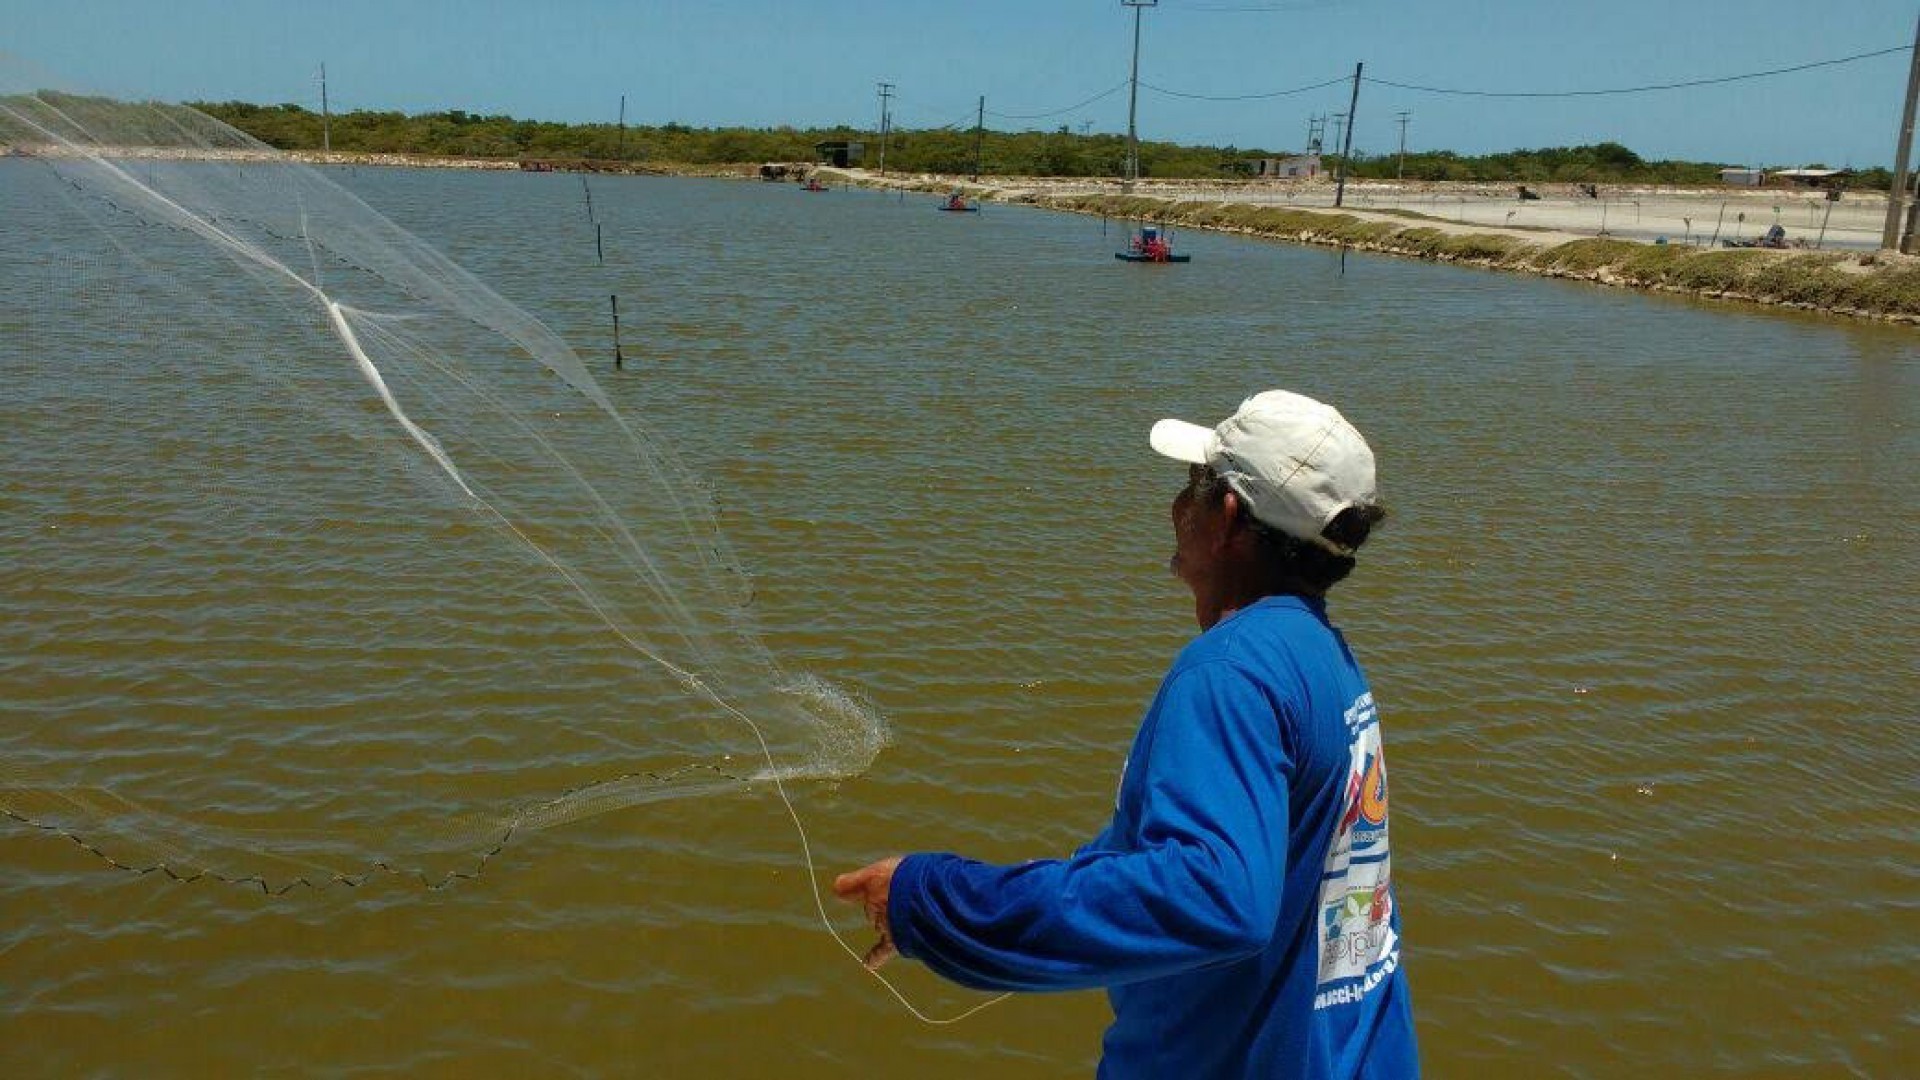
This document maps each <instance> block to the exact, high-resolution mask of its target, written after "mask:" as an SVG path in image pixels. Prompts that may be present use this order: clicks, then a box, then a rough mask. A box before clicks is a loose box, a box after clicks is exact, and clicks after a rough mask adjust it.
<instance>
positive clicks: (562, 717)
mask: <svg viewBox="0 0 1920 1080" xmlns="http://www.w3.org/2000/svg"><path fill="white" fill-rule="evenodd" d="M0 144H4V145H5V146H6V147H8V148H9V149H10V154H9V156H7V157H5V158H0V323H6V324H9V325H11V327H12V330H11V332H9V333H8V334H7V335H6V336H5V338H4V339H0V379H4V384H5V386H6V391H7V392H6V404H5V405H4V407H3V408H4V411H5V414H6V420H5V423H4V424H0V453H4V458H5V461H6V464H7V470H8V472H9V473H10V475H11V478H10V480H9V482H8V483H7V485H6V487H5V494H4V496H0V498H3V499H4V502H5V505H4V507H0V510H3V511H4V512H0V581H3V582H4V588H0V678H4V682H5V683H6V686H5V689H4V692H0V712H4V718H5V722H4V726H3V727H0V810H4V812H5V813H6V814H7V815H8V816H10V817H12V818H14V819H15V820H16V821H17V822H20V823H23V824H25V825H28V826H33V827H37V828H40V829H42V830H46V831H49V832H56V833H59V834H62V835H64V836H66V837H67V838H68V839H71V840H74V841H75V842H76V843H81V844H82V845H83V846H86V847H88V848H89V850H93V851H95V852H96V853H98V854H100V855H101V857H103V858H106V859H108V860H109V861H111V862H114V863H116V864H118V865H122V866H127V867H131V868H134V869H141V870H148V871H153V870H155V869H160V868H163V869H164V871H165V872H166V873H168V874H172V875H174V876H182V877H187V876H194V875H200V874H211V875H214V876H217V877H223V878H228V879H233V880H246V881H251V882H254V883H257V884H259V885H261V887H263V888H267V889H270V890H283V889H285V888H287V887H290V886H291V885H292V884H294V883H306V884H313V883H328V882H337V881H343V880H345V881H359V880H364V879H365V877H366V876H367V875H370V874H374V873H383V872H384V873H403V874H408V875H417V876H418V877H419V878H420V880H422V881H423V882H426V883H428V884H430V885H438V884H441V883H444V882H446V881H449V880H455V879H457V878H458V877H460V876H462V875H466V874H471V873H473V872H476V871H477V869H478V867H479V866H480V865H482V864H484V861H485V860H486V858H488V857H490V855H491V853H493V852H495V851H497V849H498V848H499V846H500V845H501V844H502V843H503V842H504V841H507V840H509V839H510V838H511V837H512V836H513V835H514V834H515V833H516V832H520V831H524V830H528V829H535V828H543V827H549V826H552V825H556V824H559V823H563V822H567V821H571V820H574V819H577V818H579V817H582V816H584V815H588V814H595V813H600V812H604V811H607V810H610V809H617V808H621V807H627V806H633V805H636V804H641V803H646V802H649V801H653V800H656V799H662V798H677V797H688V796H710V795H715V794H719V793H725V792H738V791H740V790H741V789H742V788H743V787H746V786H749V785H752V784H754V783H756V782H762V783H763V782H765V781H766V780H768V779H770V778H771V777H772V776H773V775H775V774H777V775H779V776H781V777H783V778H821V779H830V778H837V777H844V776H848V775H852V774H855V773H857V772H859V771H861V770H862V769H864V768H865V767H866V766H867V765H868V764H869V763H870V761H871V760H872V759H873V757H874V755H875V754H876V753H877V752H878V750H879V748H880V747H881V745H882V743H883V741H884V738H885V732H884V727H883V724H882V722H881V721H880V719H879V718H878V717H877V716H875V715H874V714H873V713H872V711H871V710H870V709H868V708H867V707H865V706H864V705H863V704H862V703H861V702H860V701H858V700H856V699H855V698H854V697H852V696H850V695H848V694H846V693H843V692H841V691H839V690H837V689H836V688H834V687H832V686H829V685H827V684H825V683H822V682H820V681H818V680H813V679H809V678H806V677H803V676H798V675H795V674H792V673H789V672H787V671H784V670H783V669H782V668H781V666H780V665H779V664H778V663H777V662H776V660H775V659H774V657H772V656H771V655H770V654H769V653H768V651H767V650H766V649H765V648H764V647H763V646H762V645H761V643H760V642H759V640H758V638H757V637H756V634H755V631H754V628H753V623H752V619H751V616H750V613H749V611H748V610H747V607H746V597H747V592H748V589H747V582H746V580H745V578H744V576H743V575H742V573H741V572H740V570H739V569H738V564H737V563H736V561H735V559H734V557H733V555H732V554H731V553H730V552H729V550H728V548H727V545H726V543H725V542H724V540H723V538H722V537H721V535H720V533H719V532H718V530H717V528H716V526H715V523H714V519H713V515H712V510H711V495H710V493H709V492H708V491H707V490H706V489H705V488H703V486H702V485H701V483H700V481H699V480H698V478H697V476H696V474H695V472H694V470H692V469H690V468H689V467H688V465H687V464H685V463H682V462H680V461H678V460H676V456H675V454H674V451H673V448H672V446H671V445H670V443H669V439H668V437H667V436H666V435H665V434H663V433H662V432H660V431H656V430H653V429H652V427H650V425H649V424H648V423H647V422H646V418H643V417H638V416H632V415H622V414H621V412H620V411H618V410H616V408H615V407H614V404H613V402H612V401H611V400H610V399H609V397H608V395H607V394H606V392H605V390H604V388H603V387H602V386H601V385H600V384H599V383H598V382H597V381H596V380H595V378H594V376H593V375H592V374H591V373H589V371H588V370H587V369H586V367H585V366H583V365H582V363H581V361H580V359H579V358H578V357H577V356H576V355H575V353H574V352H573V350H572V349H570V348H569V347H568V345H567V344H566V343H565V342H563V341H562V340H561V339H560V338H558V337H557V336H556V335H554V334H553V333H552V332H551V331H549V330H548V329H547V328H546V327H545V326H543V325H542V324H541V323H540V322H539V321H537V320H535V319H534V318H532V317H531V316H529V315H528V314H526V313H525V312H524V311H522V310H521V309H519V308H517V307H516V306H515V305H514V304H513V303H511V302H509V301H507V300H506V299H504V298H503V297H501V296H499V295H497V294H496V293H495V292H493V291H492V290H491V289H489V288H488V287H487V286H486V285H484V284H482V283H481V282H480V281H479V280H477V279H476V278H475V277H474V276H472V275H471V274H469V273H467V272H466V271H464V270H462V269H461V268H460V267H459V266H457V265H455V264H454V263H453V262H452V261H450V260H449V259H448V258H446V257H445V256H443V255H442V254H440V253H439V252H438V251H436V250H435V249H434V248H432V247H430V246H428V245H427V244H425V243H423V242H421V241H420V240H418V239H415V238H414V237H413V236H411V235H409V234H408V233H407V232H406V231H404V230H402V229H401V228H400V227H398V226H396V225H395V224H394V223H392V222H390V221H389V220H387V219H386V218H385V217H383V216H382V215H381V214H379V213H377V212H376V211H374V210H373V209H372V208H370V207H369V206H368V205H367V204H366V203H364V202H362V201H361V200H360V199H359V198H357V197H356V196H355V195H353V194H352V193H350V192H348V191H346V190H344V189H343V188H342V187H340V186H339V185H337V184H335V183H333V182H331V181H330V180H329V179H328V178H327V177H326V176H324V175H323V174H322V171H321V170H318V169H315V168H312V167H309V166H306V165H302V164H298V163H295V162H293V161H290V160H288V159H287V158H286V157H285V156H284V155H281V154H278V153H276V152H275V151H273V150H272V149H270V148H268V147H266V146H264V145H262V144H260V143H258V142H256V141H254V140H252V139H250V138H249V137H247V136H245V135H243V134H241V133H239V132H238V131H235V130H234V129H232V128H230V127H227V126H225V125H223V124H221V123H218V122H216V121H214V120H212V119H210V118H208V117H206V116H204V115H202V114H200V113H197V112H195V111H193V110H191V109H187V108H183V107H177V106H169V105H162V104H152V103H129V102H124V101H114V100H108V99H102V98H95V97H86V96H79V95H72V94H58V93H52V92H48V91H42V90H34V89H31V88H27V87H23V86H19V85H10V84H9V82H8V80H7V78H6V77H5V75H4V73H0ZM673 419H675V420H677V421H680V422H697V420H698V418H673ZM663 426H664V425H663ZM694 464H695V465H696V466H697V465H698V463H694ZM29 672H31V675H32V677H31V678H27V677H25V676H26V675H27V673H29Z"/></svg>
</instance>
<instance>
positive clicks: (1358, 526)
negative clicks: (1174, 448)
mask: <svg viewBox="0 0 1920 1080" xmlns="http://www.w3.org/2000/svg"><path fill="white" fill-rule="evenodd" d="M1227 490H1228V487H1227V482H1226V480H1225V479H1223V478H1222V477H1221V476H1220V474H1218V473H1216V472H1214V471H1213V470H1212V469H1211V468H1203V469H1202V471H1201V478H1200V481H1199V482H1198V483H1197V484H1195V485H1194V495H1195V497H1197V498H1200V499H1204V500H1207V501H1208V502H1210V503H1211V502H1219V501H1220V500H1222V499H1224V498H1226V495H1227ZM1386 517H1387V509H1386V507H1384V506H1381V505H1380V504H1378V503H1364V504H1361V505H1357V506H1349V507H1347V508H1346V509H1345V510H1342V511H1340V512H1339V513H1338V514H1335V515H1334V516H1333V520H1332V521H1329V522H1327V527H1326V528H1324V529H1322V530H1320V535H1321V536H1323V537H1325V538H1326V539H1328V540H1331V541H1333V542H1334V543H1336V544H1338V545H1340V546H1341V547H1344V548H1346V549H1347V550H1348V551H1357V550H1359V548H1360V545H1362V544H1364V543H1366V542H1367V537H1368V536H1370V535H1372V533H1373V527H1374V526H1375V525H1378V524H1380V523H1381V522H1382V521H1384V520H1386ZM1240 520H1241V521H1244V522H1245V523H1246V525H1247V528H1248V529H1249V530H1251V531H1252V533H1253V538H1254V542H1255V544H1256V545H1258V547H1259V550H1260V555H1261V558H1262V560H1263V561H1264V562H1266V563H1267V564H1268V565H1269V566H1270V567H1272V568H1274V569H1277V570H1279V571H1280V573H1281V576H1282V577H1284V578H1287V579H1288V580H1291V581H1294V582H1297V583H1298V584H1300V585H1302V586H1305V587H1306V588H1307V589H1308V590H1310V591H1312V592H1315V593H1322V592H1325V591H1327V590H1328V589H1331V588H1332V587H1333V586H1335V585H1337V584H1339V583H1340V581H1342V580H1343V579H1345V578H1346V576H1347V575H1348V574H1351V573H1353V568H1354V566H1355V564H1356V560H1355V559H1354V557H1353V556H1352V555H1339V554H1336V553H1334V552H1332V551H1329V550H1327V549H1326V548H1324V547H1321V546H1320V545H1319V544H1315V543H1311V542H1309V541H1306V540H1301V539H1299V538H1298V537H1294V536H1289V535H1287V534H1286V533H1284V532H1281V531H1280V530H1279V529H1276V528H1274V527H1273V526H1271V525H1269V524H1267V523H1266V522H1264V521H1261V520H1260V519H1259V518H1256V517H1254V516H1253V515H1252V514H1251V513H1249V512H1248V510H1247V504H1246V500H1244V499H1242V500H1241V501H1240Z"/></svg>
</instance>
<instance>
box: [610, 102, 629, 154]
mask: <svg viewBox="0 0 1920 1080" xmlns="http://www.w3.org/2000/svg"><path fill="white" fill-rule="evenodd" d="M613 156H615V157H620V158H624V157H626V156H627V95H625V94H621V95H620V147H619V149H617V150H615V151H614V152H613Z"/></svg>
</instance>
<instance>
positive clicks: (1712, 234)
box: [844, 169, 1887, 251]
mask: <svg viewBox="0 0 1920 1080" xmlns="http://www.w3.org/2000/svg"><path fill="white" fill-rule="evenodd" d="M844 174H845V175H846V176H848V177H849V178H853V179H857V180H860V181H864V182H867V183H909V184H914V185H916V186H921V185H934V186H940V185H944V184H949V183H951V184H954V185H955V186H959V187H963V188H968V189H971V190H974V191H977V192H980V193H982V194H986V195H990V196H992V197H995V198H1020V197H1021V196H1023V195H1067V194H1108V195H1115V194H1119V193H1120V191H1121V187H1120V184H1119V182H1118V181H1111V180H1076V179H1050V178H1002V177H994V178H983V179H982V180H981V181H980V183H978V184H969V183H966V182H964V181H958V180H955V178H952V177H940V176H933V175H925V174H922V175H905V176H902V175H897V174H896V175H890V176H888V177H887V178H885V180H882V179H881V178H880V177H879V176H878V175H877V174H875V173H871V172H868V171H866V170H859V169H848V170H844ZM1528 187H1529V188H1530V189H1531V190H1532V191H1533V192H1535V193H1536V194H1538V195H1539V196H1540V198H1539V199H1537V200H1524V201H1523V200H1521V199H1520V198H1519V196H1518V190H1517V188H1518V186H1517V185H1514V184H1479V183H1475V184H1458V183H1451V184H1443V183H1414V182H1407V183H1396V182H1391V181H1349V182H1348V184H1347V191H1346V199H1345V202H1344V204H1343V206H1342V210H1343V211H1344V212H1349V213H1352V214H1354V215H1355V216H1357V217H1361V218H1376V219H1379V220H1395V221H1405V218H1404V217H1401V216H1400V215H1396V214H1385V213H1379V211H1388V210H1400V211H1414V212H1416V213H1419V214H1422V215H1425V216H1427V217H1430V218H1433V219H1435V220H1434V221H1433V225H1434V227H1436V228H1441V229H1443V230H1444V231H1448V232H1474V233H1492V234H1495V235H1498V234H1503V233H1505V234H1510V235H1514V236H1520V237H1525V238H1527V239H1530V240H1532V241H1534V242H1536V243H1541V244H1548V245H1551V244H1559V243H1565V242H1567V241H1569V240H1578V239H1581V238H1584V237H1590V236H1611V237H1615V238H1618V239H1622V240H1637V241H1641V242H1643V243H1653V242H1654V241H1656V240H1659V239H1660V238H1662V237H1664V238H1665V239H1666V241H1667V242H1668V243H1671V244H1692V245H1696V246H1702V247H1705V246H1719V244H1720V243H1721V242H1722V241H1725V240H1743V239H1744V240H1751V239H1753V238H1755V237H1757V236H1759V235H1761V234H1762V233H1764V232H1766V231H1767V229H1768V228H1769V227H1770V226H1772V225H1773V224H1775V223H1776V222H1777V223H1779V225H1780V226H1781V227H1782V228H1784V229H1785V230H1786V233H1787V240H1788V241H1789V242H1790V243H1791V242H1795V241H1801V242H1804V244H1805V245H1806V246H1808V247H1820V248H1826V249H1829V250H1848V251H1871V250H1874V249H1876V248H1878V247H1879V246H1880V233H1881V228H1882V226H1883V225H1884V224H1885V221H1886V213H1887V199H1886V196H1885V195H1882V194H1879V193H1877V192H1875V193H1861V192H1847V193H1846V194H1844V195H1843V196H1842V197H1841V199H1840V200H1839V201H1838V202H1828V201H1827V200H1826V198H1825V193H1823V192H1820V191H1807V190H1801V189H1793V190H1789V189H1783V188H1762V189H1758V190H1755V189H1743V188H1657V187H1636V186H1624V185H1616V186H1601V187H1599V188H1598V189H1597V190H1598V193H1599V197H1598V198H1592V197H1589V196H1588V195H1586V194H1585V193H1584V192H1582V191H1580V190H1579V189H1578V188H1577V187H1575V186H1573V185H1570V184H1530V185H1528ZM1135 194H1139V195H1149V196H1155V197H1162V198H1169V199H1205V200H1217V201H1221V202H1231V203H1239V204H1246V205H1254V206H1296V207H1300V208H1301V209H1330V208H1332V206H1333V200H1334V185H1333V183H1332V182H1331V181H1327V180H1309V181H1272V182H1264V183H1263V182H1242V183H1210V184H1209V183H1196V182H1192V181H1171V180H1170V181H1154V180H1143V181H1141V182H1140V183H1139V184H1138V185H1137V186H1136V188H1135Z"/></svg>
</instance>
